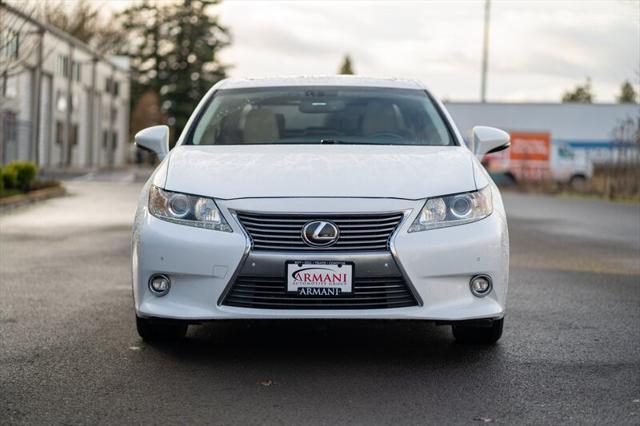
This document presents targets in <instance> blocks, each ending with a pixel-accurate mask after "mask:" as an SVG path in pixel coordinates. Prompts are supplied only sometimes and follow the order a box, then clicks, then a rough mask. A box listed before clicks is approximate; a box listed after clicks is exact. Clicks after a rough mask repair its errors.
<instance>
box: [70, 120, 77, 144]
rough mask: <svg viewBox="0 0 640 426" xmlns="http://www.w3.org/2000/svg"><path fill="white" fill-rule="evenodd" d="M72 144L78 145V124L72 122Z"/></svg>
mask: <svg viewBox="0 0 640 426" xmlns="http://www.w3.org/2000/svg"><path fill="white" fill-rule="evenodd" d="M70 136H71V146H76V145H78V125H77V124H72V125H71V134H70Z"/></svg>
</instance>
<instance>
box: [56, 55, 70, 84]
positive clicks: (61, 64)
mask: <svg viewBox="0 0 640 426" xmlns="http://www.w3.org/2000/svg"><path fill="white" fill-rule="evenodd" d="M70 72H71V66H70V64H69V57H68V56H66V55H58V74H60V75H62V76H63V77H64V78H67V77H69V73H70Z"/></svg>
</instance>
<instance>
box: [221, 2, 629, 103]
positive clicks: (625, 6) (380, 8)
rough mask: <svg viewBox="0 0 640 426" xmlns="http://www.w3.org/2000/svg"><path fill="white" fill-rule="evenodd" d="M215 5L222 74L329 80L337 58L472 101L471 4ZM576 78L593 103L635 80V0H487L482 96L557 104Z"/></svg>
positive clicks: (360, 69) (475, 39)
mask: <svg viewBox="0 0 640 426" xmlns="http://www.w3.org/2000/svg"><path fill="white" fill-rule="evenodd" d="M217 10H218V13H219V15H220V19H221V21H222V22H223V23H224V24H225V25H227V26H229V27H230V29H231V31H232V34H233V38H234V41H233V44H232V46H231V47H229V48H227V49H226V51H225V52H224V53H223V55H222V59H224V61H226V62H227V63H229V64H232V65H233V68H232V69H231V72H230V73H231V75H232V76H243V77H246V76H273V75H300V74H305V75H307V74H333V73H335V72H336V71H337V69H338V67H339V65H340V63H341V61H342V57H343V55H344V54H345V53H349V54H350V55H351V57H352V59H353V65H354V68H355V71H356V72H357V73H358V74H364V75H369V76H383V77H388V76H394V77H406V78H412V79H418V80H421V81H423V82H425V83H426V84H427V85H428V86H429V87H430V88H431V89H432V91H433V92H434V93H436V94H437V95H438V96H440V97H443V98H448V99H451V100H477V99H478V98H479V92H480V68H481V52H482V26H483V14H484V2H483V1H481V0H480V1H478V0H476V1H455V0H452V1H438V2H431V1H414V2H409V1H407V2H403V1H374V2H369V1H269V2H266V1H237V0H235V1H231V0H227V1H225V2H223V4H222V5H220V6H219V7H218V8H217ZM587 76H589V77H591V79H592V81H593V87H594V91H595V94H596V100H597V101H600V102H606V101H613V100H614V98H615V94H616V93H617V92H618V91H619V87H620V84H621V82H622V81H624V80H625V79H629V80H631V81H633V82H634V83H638V80H639V79H640V1H637V0H636V1H633V0H608V1H579V0H575V1H542V0H537V1H516V0H510V1H495V0H494V1H492V9H491V35H490V48H489V79H488V91H487V98H488V100H497V101H523V100H533V101H558V100H559V99H560V97H561V95H562V93H563V91H564V90H566V89H567V88H572V87H574V86H575V85H576V84H578V83H582V82H583V81H584V80H585V78H586V77H587ZM636 87H638V86H637V84H636Z"/></svg>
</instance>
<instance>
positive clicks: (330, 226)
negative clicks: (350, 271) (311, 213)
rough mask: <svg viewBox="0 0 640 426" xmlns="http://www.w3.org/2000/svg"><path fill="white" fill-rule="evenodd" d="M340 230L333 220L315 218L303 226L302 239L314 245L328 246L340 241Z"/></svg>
mask: <svg viewBox="0 0 640 426" xmlns="http://www.w3.org/2000/svg"><path fill="white" fill-rule="evenodd" d="M339 237H340V230H339V229H338V227H337V226H336V224H335V223H333V222H327V221H324V220H314V221H311V222H307V223H306V224H305V225H304V226H303V227H302V239H303V240H304V242H305V243H307V244H308V245H310V246H313V247H328V246H330V245H333V244H335V243H336V241H338V238H339Z"/></svg>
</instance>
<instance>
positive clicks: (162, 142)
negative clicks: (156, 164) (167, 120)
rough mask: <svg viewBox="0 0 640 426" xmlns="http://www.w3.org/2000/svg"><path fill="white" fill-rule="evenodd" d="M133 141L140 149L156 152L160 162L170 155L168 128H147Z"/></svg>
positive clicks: (137, 134)
mask: <svg viewBox="0 0 640 426" xmlns="http://www.w3.org/2000/svg"><path fill="white" fill-rule="evenodd" d="M133 139H134V141H135V144H136V146H137V147H138V148H141V149H144V150H145V151H151V152H155V153H156V155H157V156H158V158H159V159H160V161H162V160H164V157H166V156H167V154H168V153H169V127H168V126H153V127H147V128H146V129H142V130H140V131H139V132H138V133H136V135H135V136H134V138H133Z"/></svg>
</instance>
